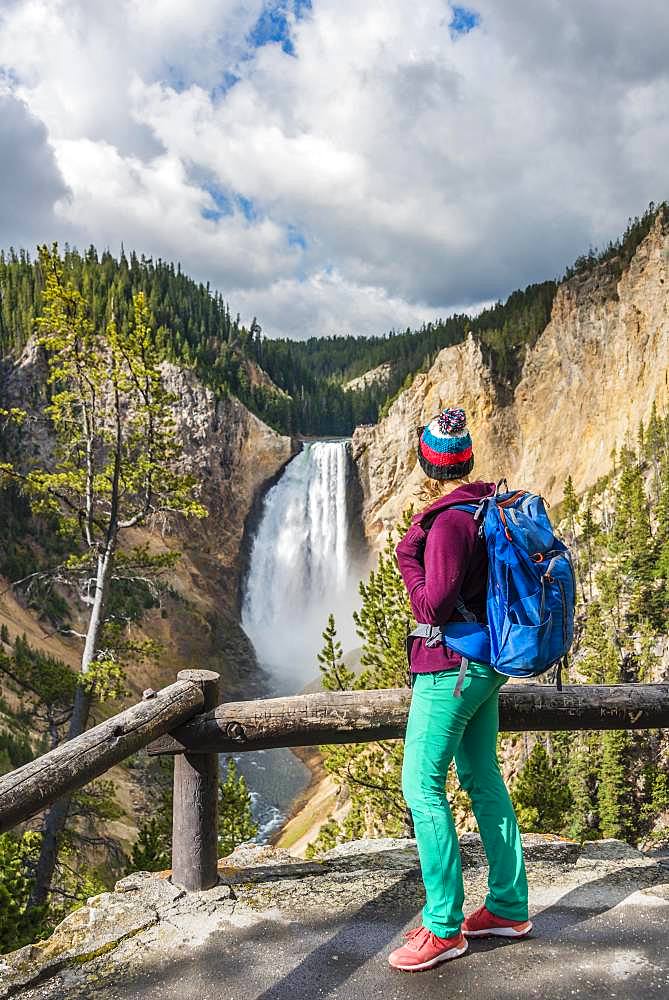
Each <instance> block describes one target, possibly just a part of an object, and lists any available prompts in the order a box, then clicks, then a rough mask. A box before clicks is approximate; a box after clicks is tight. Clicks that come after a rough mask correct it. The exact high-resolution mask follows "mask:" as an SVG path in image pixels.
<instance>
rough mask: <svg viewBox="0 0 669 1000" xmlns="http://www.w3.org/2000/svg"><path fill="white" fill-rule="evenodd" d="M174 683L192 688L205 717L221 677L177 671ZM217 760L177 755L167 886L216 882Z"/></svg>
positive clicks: (191, 888) (212, 756) (193, 886)
mask: <svg viewBox="0 0 669 1000" xmlns="http://www.w3.org/2000/svg"><path fill="white" fill-rule="evenodd" d="M177 676H178V678H179V680H187V681H192V682H193V683H194V684H197V685H198V686H199V687H200V688H201V689H202V693H203V695H204V708H203V711H204V712H209V711H210V710H211V709H213V708H216V706H217V705H218V699H219V680H220V675H219V674H216V673H214V672H213V671H212V670H180V671H179V673H178V675H177ZM217 864H218V754H217V753H203V754H197V753H194V754H179V755H178V757H176V759H175V761H174V805H173V810H172V882H173V883H174V884H175V885H178V886H179V887H180V888H182V889H188V890H189V891H196V890H198V889H210V888H211V887H212V886H214V885H216V884H217V882H218V869H217Z"/></svg>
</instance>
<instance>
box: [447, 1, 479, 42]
mask: <svg viewBox="0 0 669 1000" xmlns="http://www.w3.org/2000/svg"><path fill="white" fill-rule="evenodd" d="M451 10H452V11H453V17H452V18H451V23H450V24H449V26H448V27H449V28H450V29H451V34H452V35H467V34H469V32H470V31H471V30H472V29H473V28H476V27H477V25H479V24H480V23H481V15H480V14H479V13H478V12H477V11H475V10H471V9H470V8H469V7H455V6H453V7H452V8H451Z"/></svg>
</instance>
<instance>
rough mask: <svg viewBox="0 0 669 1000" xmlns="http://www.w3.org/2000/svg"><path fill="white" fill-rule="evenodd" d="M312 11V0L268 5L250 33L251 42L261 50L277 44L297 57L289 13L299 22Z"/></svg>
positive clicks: (296, 0) (294, 0)
mask: <svg viewBox="0 0 669 1000" xmlns="http://www.w3.org/2000/svg"><path fill="white" fill-rule="evenodd" d="M310 10H311V0H292V3H285V2H284V3H281V2H279V3H276V2H274V3H271V2H270V3H268V4H267V5H266V6H265V8H264V10H263V12H262V14H261V15H260V17H259V18H258V20H257V21H256V23H255V26H254V27H253V29H252V30H251V32H250V33H249V36H248V37H249V42H250V43H251V45H252V46H253V47H254V48H256V49H259V48H260V47H261V46H263V45H270V44H272V43H276V44H279V45H281V48H282V49H283V51H284V52H285V53H286V54H287V55H289V56H294V55H295V48H294V46H293V40H292V38H291V37H290V20H289V13H291V12H292V14H293V15H294V17H295V18H296V19H297V20H298V21H299V20H300V19H301V18H303V17H305V15H306V14H307V12H308V11H310Z"/></svg>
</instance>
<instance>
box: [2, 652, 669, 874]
mask: <svg viewBox="0 0 669 1000" xmlns="http://www.w3.org/2000/svg"><path fill="white" fill-rule="evenodd" d="M410 701H411V691H410V689H409V688H388V689H384V690H378V691H367V690H360V691H336V692H335V691H328V692H322V693H316V694H305V695H294V696H291V697H286V698H268V699H264V700H257V701H240V702H227V703H224V704H219V677H218V674H215V673H212V672H211V671H208V670H182V671H181V672H180V673H179V674H178V678H177V681H176V683H174V684H171V685H170V686H169V687H166V688H164V689H163V690H162V691H159V692H158V693H157V694H156V693H155V692H146V693H145V697H144V698H143V700H142V701H141V702H140V703H139V704H137V705H133V706H132V707H130V708H128V709H126V710H125V711H124V712H121V713H120V714H119V715H115V716H114V717H113V718H111V719H107V720H106V721H105V722H102V723H100V725H98V726H95V727H93V728H92V729H89V730H87V731H86V732H85V733H83V734H82V735H81V736H78V737H76V739H73V740H69V741H66V742H64V743H62V744H60V746H58V747H56V748H55V749H54V750H51V751H50V752H49V753H46V754H44V755H43V756H41V757H38V758H37V759H36V760H34V761H31V762H30V763H29V764H25V765H24V766H23V767H20V768H17V769H16V770H15V771H12V772H10V773H9V774H7V775H5V776H4V777H1V778H0V833H2V832H4V831H5V830H8V829H11V827H13V826H16V825H17V824H19V823H22V822H24V821H25V820H27V819H29V818H30V817H31V816H34V815H35V814H36V813H38V812H39V811H40V810H42V809H44V808H45V807H46V806H48V805H50V804H51V803H53V802H55V801H56V800H57V799H58V798H59V797H60V796H61V795H63V794H65V793H66V792H71V791H73V790H74V789H76V788H81V787H82V786H83V785H85V784H86V783H87V782H89V781H91V780H92V779H93V778H95V777H98V776H99V775H100V774H103V773H104V772H105V771H107V770H108V769H109V768H110V767H112V766H113V765H115V764H118V763H120V762H121V761H122V760H124V759H125V758H126V757H128V756H130V755H131V754H133V753H135V752H136V751H137V750H140V749H142V748H144V747H148V751H149V753H151V754H170V755H173V756H174V757H175V767H174V813H173V837H172V881H173V882H174V883H175V884H176V885H179V886H181V887H183V888H185V889H188V890H199V889H206V888H209V887H210V886H212V885H215V884H216V882H217V880H218V873H217V867H216V864H217V854H216V847H217V833H216V831H217V809H218V754H219V753H225V752H234V753H239V752H240V751H245V750H261V749H267V748H271V747H296V746H314V745H318V744H328V743H330V744H331V743H362V742H368V741H373V740H380V739H402V737H403V736H404V732H405V728H406V720H407V713H408V710H409V704H410ZM668 726H669V684H612V685H567V686H565V687H564V688H563V690H562V691H557V690H556V689H555V688H553V687H551V686H550V685H547V684H529V683H520V684H515V683H510V684H507V685H506V686H505V687H504V688H503V689H502V690H501V692H500V729H501V730H502V731H503V732H513V731H526V730H541V731H543V730H578V729H586V730H595V729H659V728H665V727H668Z"/></svg>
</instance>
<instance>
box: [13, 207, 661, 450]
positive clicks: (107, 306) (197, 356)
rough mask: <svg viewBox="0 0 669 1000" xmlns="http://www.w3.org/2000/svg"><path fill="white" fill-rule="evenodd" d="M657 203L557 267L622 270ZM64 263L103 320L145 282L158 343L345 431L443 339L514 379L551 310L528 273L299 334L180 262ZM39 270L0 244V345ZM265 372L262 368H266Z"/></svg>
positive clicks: (299, 416)
mask: <svg viewBox="0 0 669 1000" xmlns="http://www.w3.org/2000/svg"><path fill="white" fill-rule="evenodd" d="M665 210H666V206H665V204H664V203H663V204H661V205H658V206H656V205H654V204H652V203H651V205H649V207H648V209H647V210H646V211H645V212H644V213H643V214H642V215H641V216H640V217H636V218H635V219H630V220H629V223H628V226H627V229H626V230H625V232H624V233H623V235H622V236H621V237H620V239H618V240H616V241H615V242H610V243H609V244H608V245H607V246H606V247H605V248H604V249H602V250H595V249H593V248H590V250H589V251H588V253H586V254H583V255H581V256H580V257H579V258H578V259H577V260H576V261H575V263H574V265H573V266H570V267H569V268H567V270H566V272H565V275H564V278H565V279H572V278H576V279H582V278H583V276H585V275H587V274H588V273H590V272H591V271H592V270H593V269H595V268H597V267H599V266H601V265H603V264H604V265H606V266H607V267H608V268H609V269H611V271H612V273H614V274H620V273H622V271H623V270H624V269H625V267H627V265H628V264H629V261H630V260H631V258H632V256H633V254H634V252H635V250H636V248H637V246H638V245H639V243H640V242H641V240H642V239H643V238H644V236H645V235H646V234H647V233H648V231H649V229H650V227H651V225H652V224H653V221H654V220H655V218H656V217H657V214H658V213H659V212H664V211H665ZM63 261H64V267H65V273H66V275H67V277H68V279H70V280H72V281H73V282H74V284H75V285H76V287H77V288H78V290H79V291H80V292H81V294H82V295H83V296H84V298H85V299H86V301H87V302H88V303H89V304H90V308H91V314H92V319H93V322H94V323H95V324H96V325H97V326H99V327H102V326H104V325H105V324H106V323H108V322H109V320H110V318H111V317H112V316H113V317H114V319H115V322H116V323H117V324H118V325H119V327H120V328H121V329H122V330H123V329H124V328H126V327H127V325H128V324H129V323H130V319H131V315H132V302H133V295H135V294H136V293H138V292H143V293H144V296H145V298H146V302H147V305H148V308H149V310H150V312H151V315H152V317H153V320H154V329H155V346H156V348H157V350H158V352H159V353H160V355H161V356H162V357H163V358H165V359H168V360H170V361H173V362H175V363H177V364H179V365H182V366H184V367H186V368H192V369H193V370H194V371H196V372H197V374H198V376H199V377H200V378H201V379H202V381H203V382H204V383H205V384H206V385H208V386H209V387H210V388H211V389H213V390H214V392H215V393H217V394H219V395H220V394H228V393H231V394H233V395H235V396H237V397H238V398H239V399H240V400H241V401H242V402H243V403H245V404H246V405H247V406H248V407H249V408H250V409H251V410H252V411H253V412H254V413H256V414H257V415H258V416H259V417H260V418H261V419H263V420H265V421H266V422H267V423H268V424H269V425H270V426H272V427H274V428H275V429H276V430H278V431H281V432H283V433H288V434H303V435H317V436H329V435H349V434H351V433H352V431H353V429H354V427H355V426H356V425H357V424H364V423H375V422H376V421H377V420H378V419H379V417H380V416H383V415H384V414H385V413H386V412H387V409H388V407H389V405H390V403H391V402H392V400H393V399H394V398H395V397H396V396H397V394H398V393H399V392H400V391H401V390H402V389H403V388H405V387H407V386H408V385H410V384H411V382H412V381H413V378H414V376H415V375H416V374H417V373H418V372H420V371H425V370H427V369H428V368H429V366H430V365H431V364H432V363H433V362H434V359H435V357H436V355H437V354H438V352H439V351H440V350H442V349H443V348H445V347H449V346H452V345H454V344H457V343H461V342H462V341H463V340H464V339H465V337H466V336H467V335H468V334H469V333H471V334H472V336H473V337H474V338H475V339H476V340H477V341H478V342H479V344H480V345H481V349H482V352H483V356H484V359H485V360H486V362H487V363H488V364H489V365H490V366H491V368H492V370H493V373H494V375H495V376H496V378H497V381H498V384H499V386H500V388H501V389H502V390H503V389H505V388H506V389H512V388H513V386H514V384H515V382H516V381H517V379H518V378H519V376H520V372H521V369H522V362H523V359H524V356H525V352H526V350H527V348H528V347H530V346H531V345H532V344H534V342H535V341H536V339H537V337H538V336H539V334H540V333H541V332H542V330H543V329H544V328H545V326H546V324H547V323H548V320H549V319H550V314H551V308H552V304H553V299H554V297H555V293H556V290H557V287H558V282H557V281H555V280H548V281H543V282H540V283H538V284H533V285H528V286H527V287H526V288H525V289H522V290H520V289H519V290H517V291H514V292H512V293H511V295H509V297H508V298H507V299H506V301H505V302H497V303H496V304H495V305H493V306H491V307H490V308H486V309H484V310H483V311H482V312H479V313H478V314H477V315H468V314H465V313H463V314H459V315H453V316H449V317H447V318H446V319H439V318H435V320H434V321H432V322H430V323H426V324H424V325H423V326H421V327H420V328H419V329H415V330H412V329H405V330H391V331H389V332H388V333H386V334H384V335H380V336H373V337H362V336H355V334H354V332H350V333H342V334H339V335H337V336H329V337H319V336H318V335H317V334H316V333H315V334H314V335H313V336H310V337H308V338H307V339H305V340H299V341H298V340H290V339H286V338H269V337H266V336H263V332H262V327H261V325H260V323H259V322H258V320H257V319H256V318H254V319H253V320H252V321H251V323H250V324H249V325H248V326H246V325H244V324H243V323H242V321H241V318H240V316H239V315H233V314H232V312H231V309H230V305H229V304H228V303H227V302H226V301H225V299H224V297H223V296H222V294H221V293H220V292H219V291H216V290H213V289H212V288H211V287H210V285H209V283H207V284H206V285H205V284H202V283H197V282H195V281H194V280H193V279H191V278H189V277H188V276H187V275H186V274H184V273H183V271H182V269H181V266H180V265H179V264H177V265H176V266H175V265H174V264H173V263H167V262H165V261H163V260H161V259H158V260H155V261H154V260H153V259H152V258H150V257H145V256H144V255H141V256H137V254H136V253H134V252H131V253H130V254H129V255H127V254H126V253H125V251H124V250H123V249H122V250H121V253H120V256H119V258H118V259H117V258H115V257H114V256H113V255H112V254H111V253H110V252H109V250H105V251H103V252H102V253H99V252H98V251H97V250H96V249H95V247H93V246H91V247H89V248H88V249H87V250H86V251H85V252H80V251H78V250H77V249H74V248H71V247H69V246H67V245H66V247H65V249H64V253H63ZM43 287H44V280H43V276H42V275H41V274H40V268H39V261H38V260H36V259H33V258H31V256H30V254H29V253H28V252H27V251H26V250H18V251H17V250H15V249H13V248H10V249H9V250H7V251H1V252H0V357H2V356H3V355H6V354H10V353H11V354H14V355H16V354H17V352H19V351H20V350H21V349H22V348H23V347H24V346H25V344H26V342H27V341H28V339H29V337H30V336H31V334H32V333H33V331H34V329H35V323H36V320H37V318H38V317H39V315H40V313H41V310H42V297H43ZM382 364H387V365H389V374H388V378H386V379H382V380H378V381H373V382H371V383H369V384H368V385H366V386H364V387H363V388H360V389H355V390H347V389H346V388H345V386H346V384H347V382H349V381H350V380H352V379H354V378H356V377H358V376H360V375H362V374H363V373H365V372H367V371H370V370H371V369H374V368H376V367H377V366H379V365H382ZM264 373H266V374H267V375H268V376H269V378H267V377H266V376H265V375H264Z"/></svg>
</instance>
